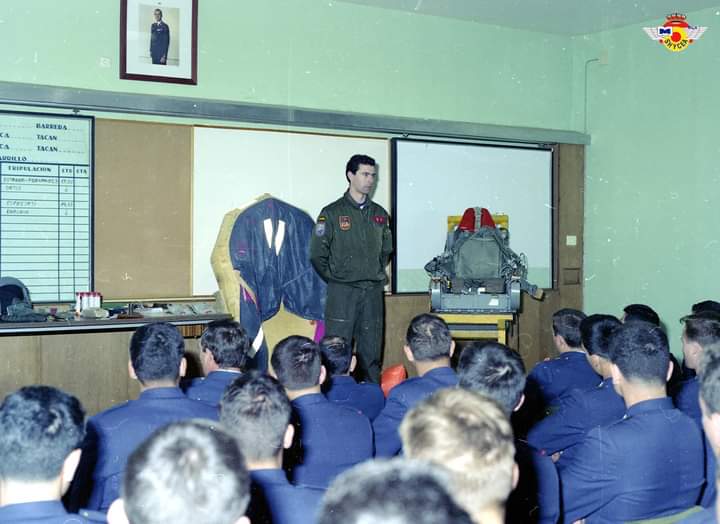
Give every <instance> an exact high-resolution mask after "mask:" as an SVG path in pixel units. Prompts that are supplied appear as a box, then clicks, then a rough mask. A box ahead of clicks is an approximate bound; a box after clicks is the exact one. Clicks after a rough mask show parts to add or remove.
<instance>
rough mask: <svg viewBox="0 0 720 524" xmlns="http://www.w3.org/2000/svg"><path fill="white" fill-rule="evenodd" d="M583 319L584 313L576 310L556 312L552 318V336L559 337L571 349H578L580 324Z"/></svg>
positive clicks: (567, 309)
mask: <svg viewBox="0 0 720 524" xmlns="http://www.w3.org/2000/svg"><path fill="white" fill-rule="evenodd" d="M584 318H585V313H583V312H582V311H578V310H577V309H569V308H565V309H560V310H558V311H556V312H555V313H553V316H552V327H553V335H557V336H561V337H562V338H563V339H564V340H565V343H566V344H567V345H568V346H570V347H571V348H579V347H580V344H582V339H581V337H580V322H582V321H583V319H584Z"/></svg>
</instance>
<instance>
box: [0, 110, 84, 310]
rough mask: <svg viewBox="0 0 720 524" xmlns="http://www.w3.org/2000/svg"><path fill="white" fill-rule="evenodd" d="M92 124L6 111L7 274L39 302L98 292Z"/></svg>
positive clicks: (1, 196) (2, 135)
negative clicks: (92, 290)
mask: <svg viewBox="0 0 720 524" xmlns="http://www.w3.org/2000/svg"><path fill="white" fill-rule="evenodd" d="M92 187H93V118H92V117H77V116H59V115H55V114H42V113H13V112H0V275H2V276H12V277H15V278H18V279H20V280H21V281H22V282H23V283H24V284H25V285H26V286H27V287H28V289H29V291H30V296H31V298H32V300H33V301H34V302H73V301H74V300H75V293H76V292H77V291H89V290H91V289H92V288H93V259H92V238H93V233H92V230H93V224H92V207H93V200H92Z"/></svg>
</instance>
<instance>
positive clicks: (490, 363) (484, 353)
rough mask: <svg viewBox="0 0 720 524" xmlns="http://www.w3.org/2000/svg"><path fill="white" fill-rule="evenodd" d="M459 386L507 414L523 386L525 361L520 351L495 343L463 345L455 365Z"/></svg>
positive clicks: (509, 413)
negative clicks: (478, 394)
mask: <svg viewBox="0 0 720 524" xmlns="http://www.w3.org/2000/svg"><path fill="white" fill-rule="evenodd" d="M457 372H458V379H459V385H460V387H462V388H466V389H469V390H472V391H476V392H477V393H480V394H481V395H483V396H485V397H488V398H489V399H491V400H494V401H495V402H497V403H498V404H499V405H500V407H501V408H502V409H503V411H504V412H505V414H506V415H507V416H508V417H509V416H510V415H511V414H512V412H513V410H514V409H515V408H516V407H517V405H518V402H520V399H521V398H522V395H523V390H524V389H525V364H524V363H523V361H522V358H521V357H520V354H519V353H518V352H517V351H515V350H512V349H510V348H509V347H507V346H506V345H504V344H500V343H499V342H472V343H470V344H468V345H467V346H465V349H463V351H462V353H461V354H460V359H459V360H458V366H457Z"/></svg>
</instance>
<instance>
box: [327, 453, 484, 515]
mask: <svg viewBox="0 0 720 524" xmlns="http://www.w3.org/2000/svg"><path fill="white" fill-rule="evenodd" d="M449 487H450V479H449V477H448V474H447V473H446V472H445V471H444V470H443V469H441V468H439V467H437V466H432V465H430V464H427V463H425V462H417V461H411V460H406V459H400V458H396V459H393V460H378V461H370V462H366V463H365V464H361V465H359V466H356V467H354V468H353V469H351V470H350V471H347V472H345V473H343V474H342V475H340V476H339V477H338V478H337V479H336V480H335V482H333V484H332V486H330V489H329V490H328V491H327V493H326V494H325V497H324V499H323V503H322V507H321V510H320V516H319V518H318V524H340V523H342V524H371V523H376V522H382V523H383V524H472V522H473V521H472V520H471V519H470V516H469V515H468V514H467V512H466V511H465V510H464V509H462V508H461V507H460V506H459V505H458V504H457V502H455V500H454V499H453V497H452V495H451V494H450V492H449Z"/></svg>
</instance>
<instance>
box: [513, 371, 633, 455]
mask: <svg viewBox="0 0 720 524" xmlns="http://www.w3.org/2000/svg"><path fill="white" fill-rule="evenodd" d="M623 416H625V402H624V401H623V399H622V397H621V396H620V395H618V394H617V393H616V392H615V389H614V388H613V382H612V378H606V379H605V380H603V381H602V382H601V383H600V385H599V386H597V387H594V388H592V389H586V390H579V389H576V390H573V391H572V392H570V393H569V394H568V395H565V396H564V397H562V398H561V399H560V401H559V406H558V409H557V411H555V412H553V414H552V415H550V416H548V417H546V418H544V419H543V420H541V421H540V422H538V423H537V424H535V426H533V428H532V429H531V430H530V432H529V433H528V438H527V440H528V442H529V443H530V445H532V446H533V447H534V448H536V449H538V450H540V451H541V452H543V453H545V454H546V455H552V454H553V453H555V452H557V451H563V450H568V452H569V453H571V451H569V448H572V447H573V446H575V445H577V444H579V443H580V442H582V440H583V439H584V438H585V435H587V432H588V431H590V430H591V429H592V428H594V427H597V426H605V425H607V424H610V423H611V422H615V421H617V420H620V419H621V418H623ZM566 458H568V457H565V456H564V454H563V457H562V458H561V460H565V459H566Z"/></svg>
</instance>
